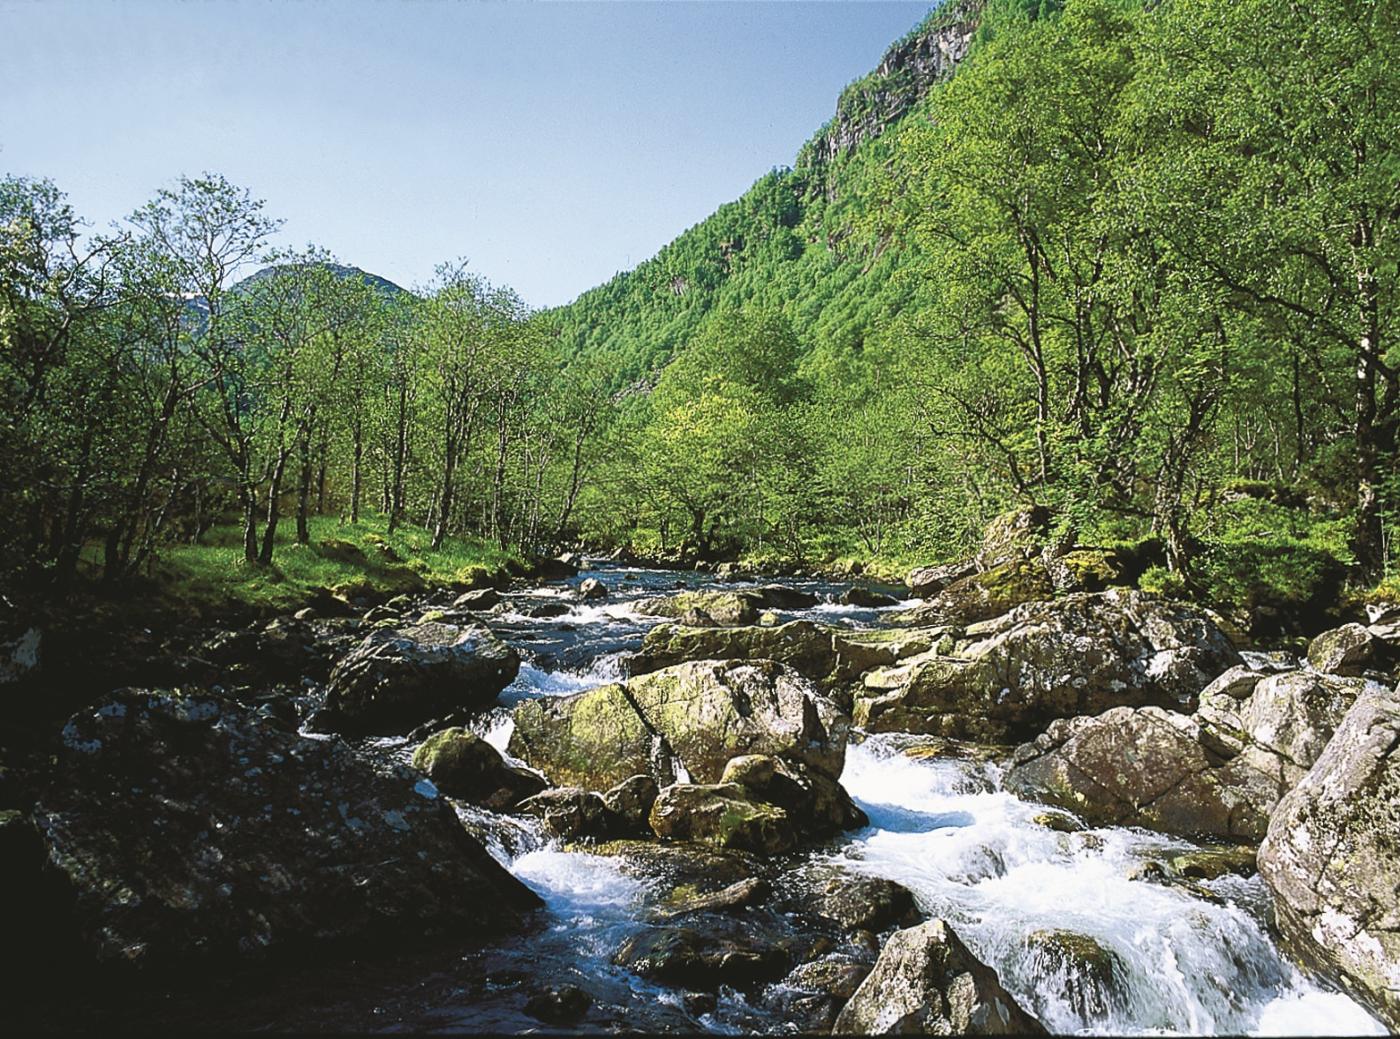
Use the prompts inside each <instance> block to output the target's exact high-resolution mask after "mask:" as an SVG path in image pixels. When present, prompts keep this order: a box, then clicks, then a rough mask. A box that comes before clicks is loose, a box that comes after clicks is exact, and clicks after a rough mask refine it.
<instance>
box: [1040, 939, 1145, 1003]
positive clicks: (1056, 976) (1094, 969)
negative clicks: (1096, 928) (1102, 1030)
mask: <svg viewBox="0 0 1400 1039" xmlns="http://www.w3.org/2000/svg"><path fill="white" fill-rule="evenodd" d="M1025 943H1026V954H1027V958H1028V959H1029V961H1030V964H1029V966H1030V975H1031V977H1033V978H1035V980H1036V982H1037V983H1038V984H1039V985H1044V987H1045V988H1046V989H1048V990H1050V991H1056V992H1059V993H1060V996H1061V998H1063V999H1064V1001H1065V1002H1066V1003H1068V1004H1069V1005H1070V1006H1071V1007H1073V1008H1074V1011H1075V1013H1077V1014H1078V1015H1079V1016H1080V1017H1082V1018H1084V1019H1085V1020H1086V1021H1093V1020H1102V1019H1103V1018H1104V1017H1105V1016H1106V1015H1107V1014H1108V1013H1109V1012H1110V1011H1111V1010H1114V1009H1117V1008H1118V1007H1119V1006H1121V1005H1122V1004H1123V1002H1124V1001H1125V999H1126V996H1127V991H1126V988H1125V986H1126V983H1127V979H1128V970H1127V967H1126V966H1125V965H1124V963H1123V960H1122V958H1121V957H1119V955H1118V954H1117V953H1116V952H1113V951H1112V950H1110V949H1107V948H1105V947H1104V946H1102V945H1100V944H1099V943H1098V942H1096V941H1095V940H1094V939H1093V938H1090V937H1089V936H1088V935H1085V934H1079V933H1078V932H1076V931H1061V930H1044V931H1032V932H1031V933H1030V934H1028V935H1026V939H1025Z"/></svg>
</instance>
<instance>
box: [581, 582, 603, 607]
mask: <svg viewBox="0 0 1400 1039" xmlns="http://www.w3.org/2000/svg"><path fill="white" fill-rule="evenodd" d="M578 597H579V598H580V599H583V600H585V601H587V602H596V601H597V600H599V599H606V598H607V597H608V586H607V585H605V584H604V583H603V582H602V581H600V580H598V579H597V578H596V577H589V578H587V579H586V580H584V582H583V583H582V584H580V585H579V586H578Z"/></svg>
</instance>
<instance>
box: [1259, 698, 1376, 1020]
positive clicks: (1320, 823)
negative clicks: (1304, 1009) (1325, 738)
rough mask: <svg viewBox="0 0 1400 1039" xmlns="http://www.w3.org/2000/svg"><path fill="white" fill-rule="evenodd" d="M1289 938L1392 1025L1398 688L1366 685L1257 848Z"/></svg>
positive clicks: (1277, 913)
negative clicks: (1366, 687)
mask: <svg viewBox="0 0 1400 1039" xmlns="http://www.w3.org/2000/svg"><path fill="white" fill-rule="evenodd" d="M1259 873H1260V875H1261V876H1262V877H1263V878H1264V881H1265V883H1266V884H1268V886H1269V888H1270V889H1271V890H1272V891H1273V894H1274V912H1275V917H1276V919H1277V921H1278V926H1279V930H1280V931H1281V932H1282V934H1283V937H1284V940H1285V943H1286V944H1287V946H1288V947H1289V948H1290V949H1291V950H1292V951H1293V952H1294V953H1295V954H1296V955H1298V956H1299V958H1300V959H1302V960H1303V961H1304V962H1305V963H1307V964H1309V965H1310V966H1312V967H1314V968H1315V969H1318V970H1321V971H1322V972H1323V973H1325V974H1328V975H1330V976H1331V977H1333V978H1335V979H1337V980H1339V981H1340V982H1341V983H1342V984H1343V985H1344V986H1345V987H1346V988H1347V989H1348V991H1350V992H1351V994H1352V995H1354V996H1355V997H1356V998H1357V999H1359V1000H1361V1001H1362V1002H1364V1003H1366V1004H1367V1005H1368V1006H1370V1007H1371V1008H1372V1009H1373V1010H1374V1011H1375V1012H1376V1013H1377V1014H1378V1015H1379V1016H1380V1017H1381V1019H1382V1020H1383V1021H1384V1022H1385V1023H1386V1024H1387V1025H1389V1027H1390V1028H1391V1029H1392V1030H1400V695H1397V694H1396V693H1395V692H1392V691H1390V690H1386V689H1383V688H1380V687H1376V686H1372V687H1370V688H1368V689H1367V690H1366V692H1365V693H1364V694H1363V695H1362V696H1361V697H1360V698H1359V699H1358V700H1357V701H1356V703H1355V704H1354V705H1353V706H1352V708H1351V710H1350V711H1348V712H1347V714H1346V717H1345V718H1344V720H1343V721H1342V723H1341V725H1340V726H1339V727H1338V728H1337V730H1336V733H1335V734H1334V735H1333V737H1332V740H1331V742H1330V743H1328V745H1327V747H1326V749H1325V750H1324V751H1323V752H1322V754H1321V756H1320V757H1318V759H1317V761H1316V762H1314V764H1313V766H1312V768H1311V770H1309V772H1308V773H1307V775H1305V776H1304V777H1303V778H1302V780H1301V781H1300V782H1299V783H1298V785H1297V786H1295V787H1294V788H1293V790H1291V791H1290V792H1289V793H1288V795H1287V796H1286V797H1285V798H1284V799H1283V801H1282V802H1281V803H1280V804H1279V806H1278V808H1277V810H1276V811H1275V812H1274V815H1273V818H1272V819H1271V820H1270V821H1269V832H1268V836H1267V837H1266V838H1265V840H1264V843H1263V844H1262V845H1260V848H1259Z"/></svg>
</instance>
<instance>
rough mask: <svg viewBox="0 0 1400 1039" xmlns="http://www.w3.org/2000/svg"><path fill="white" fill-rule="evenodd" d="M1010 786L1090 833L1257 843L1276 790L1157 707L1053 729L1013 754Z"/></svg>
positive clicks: (1190, 724)
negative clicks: (1132, 829)
mask: <svg viewBox="0 0 1400 1039" xmlns="http://www.w3.org/2000/svg"><path fill="white" fill-rule="evenodd" d="M1005 784H1006V788H1007V789H1008V790H1010V791H1012V792H1013V793H1016V794H1019V795H1020V796H1023V797H1029V798H1033V799H1036V800H1040V801H1043V802H1047V803H1050V804H1054V805H1058V806H1060V807H1063V808H1066V809H1068V810H1070V811H1072V812H1074V813H1076V814H1077V815H1080V816H1082V817H1083V818H1085V819H1087V820H1088V821H1089V822H1090V823H1091V824H1093V825H1131V826H1145V827H1148V828H1150V829H1155V830H1162V831H1164V832H1167V833H1180V834H1188V835H1196V834H1205V835H1210V836H1215V837H1223V838H1242V839H1245V840H1257V839H1258V838H1259V837H1261V836H1262V835H1263V830H1264V827H1265V825H1266V824H1267V819H1268V812H1269V810H1270V808H1272V806H1273V805H1274V804H1275V803H1276V802H1277V800H1278V798H1279V797H1280V796H1281V794H1282V789H1280V784H1279V783H1278V782H1277V781H1276V780H1273V779H1270V778H1269V777H1267V776H1265V775H1263V774H1262V773H1257V772H1255V770H1252V769H1249V768H1248V767H1245V766H1242V765H1235V764H1232V763H1231V762H1229V761H1227V759H1226V758H1225V757H1223V756H1222V755H1219V754H1216V753H1214V752H1213V751H1212V750H1210V749H1209V748H1208V747H1207V746H1205V745H1204V743H1203V741H1202V738H1201V728H1200V725H1199V724H1198V723H1197V722H1195V721H1194V720H1193V719H1191V718H1190V717H1188V716H1187V715H1183V714H1176V713H1174V712H1171V711H1164V710H1162V709H1161V708H1159V707H1139V708H1132V707H1115V708H1113V709H1112V710H1109V711H1105V712H1104V713H1103V714H1100V715H1098V716H1097V717H1081V718H1074V719H1069V720H1061V721H1056V722H1053V723H1051V725H1050V727H1049V728H1048V729H1047V730H1046V731H1045V733H1044V734H1042V735H1041V736H1038V737H1037V738H1036V739H1035V740H1034V741H1033V742H1032V743H1029V744H1024V745H1022V746H1021V747H1018V748H1017V750H1016V753H1015V755H1014V756H1013V758H1012V767H1011V768H1010V769H1009V770H1008V771H1007V773H1006V777H1005Z"/></svg>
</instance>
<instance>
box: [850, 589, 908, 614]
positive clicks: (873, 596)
mask: <svg viewBox="0 0 1400 1039" xmlns="http://www.w3.org/2000/svg"><path fill="white" fill-rule="evenodd" d="M841 601H842V602H843V603H845V604H846V605H847V606H860V607H863V608H865V609H879V608H881V607H884V606H897V605H898V604H899V600H898V599H896V598H895V597H894V596H893V595H885V594H884V593H883V592H876V591H872V590H870V589H869V588H861V587H860V586H859V585H857V586H855V587H854V588H848V589H846V591H845V593H844V594H843V595H842V596H841Z"/></svg>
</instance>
